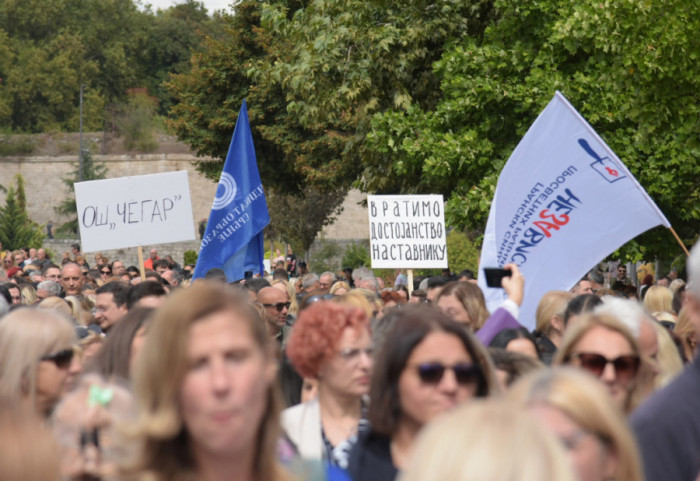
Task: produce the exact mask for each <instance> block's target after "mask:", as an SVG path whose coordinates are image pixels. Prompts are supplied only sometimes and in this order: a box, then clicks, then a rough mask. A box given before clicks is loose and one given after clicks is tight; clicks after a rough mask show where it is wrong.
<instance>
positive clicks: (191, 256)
mask: <svg viewBox="0 0 700 481" xmlns="http://www.w3.org/2000/svg"><path fill="white" fill-rule="evenodd" d="M197 257H199V255H198V254H197V252H196V251H193V250H188V251H185V255H184V258H185V264H184V265H183V267H184V266H186V265H189V264H192V265H195V264H196V263H197Z"/></svg>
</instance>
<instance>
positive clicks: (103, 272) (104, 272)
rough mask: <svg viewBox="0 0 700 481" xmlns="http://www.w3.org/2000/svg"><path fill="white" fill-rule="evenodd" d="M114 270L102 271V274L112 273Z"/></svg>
mask: <svg viewBox="0 0 700 481" xmlns="http://www.w3.org/2000/svg"><path fill="white" fill-rule="evenodd" d="M111 273H112V271H100V274H111Z"/></svg>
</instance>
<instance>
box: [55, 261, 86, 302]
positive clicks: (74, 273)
mask: <svg viewBox="0 0 700 481" xmlns="http://www.w3.org/2000/svg"><path fill="white" fill-rule="evenodd" d="M60 282H61V287H63V291H64V292H65V293H66V295H69V296H75V295H78V294H80V293H82V291H83V283H84V282H85V279H84V277H83V272H82V270H81V269H80V266H79V265H78V264H74V263H72V262H69V263H67V264H65V265H64V266H63V267H62V268H61V280H60Z"/></svg>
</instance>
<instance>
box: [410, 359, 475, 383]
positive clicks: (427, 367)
mask: <svg viewBox="0 0 700 481" xmlns="http://www.w3.org/2000/svg"><path fill="white" fill-rule="evenodd" d="M416 369H417V370H418V377H419V378H420V380H421V381H422V382H423V383H425V384H439V383H440V381H442V377H443V376H444V375H445V371H446V370H447V369H452V372H453V373H454V375H455V379H456V380H457V384H459V385H460V386H472V385H475V384H477V383H479V382H480V381H481V379H482V372H481V367H479V366H477V365H474V364H467V363H460V364H455V365H454V366H445V365H444V364H441V363H439V362H427V363H425V364H419V365H417V366H416Z"/></svg>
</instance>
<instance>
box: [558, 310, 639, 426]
mask: <svg viewBox="0 0 700 481" xmlns="http://www.w3.org/2000/svg"><path fill="white" fill-rule="evenodd" d="M563 364H565V365H572V366H575V367H578V368H581V369H584V370H586V371H588V372H589V373H591V374H593V375H594V376H595V377H596V378H598V379H599V380H600V382H602V383H603V384H604V385H605V386H606V387H607V388H608V392H609V393H610V395H611V396H612V398H613V401H614V402H615V404H616V405H617V406H618V407H619V408H620V409H621V410H622V411H624V412H626V413H629V412H631V411H632V408H633V406H632V399H633V395H634V392H635V390H636V389H638V388H641V386H640V385H639V382H638V380H639V378H640V376H639V373H640V365H641V359H640V349H639V344H638V342H637V340H636V339H635V337H634V336H633V335H632V333H631V332H630V331H629V329H627V327H626V326H625V325H624V324H622V323H621V322H620V321H619V320H618V319H617V318H615V317H612V316H610V315H605V314H589V315H587V316H584V317H582V318H581V319H580V320H579V321H577V322H576V323H575V324H574V325H572V326H570V327H569V329H567V331H566V333H565V334H564V339H563V340H562V344H561V346H560V348H559V352H558V353H557V356H556V357H555V359H554V365H563Z"/></svg>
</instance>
